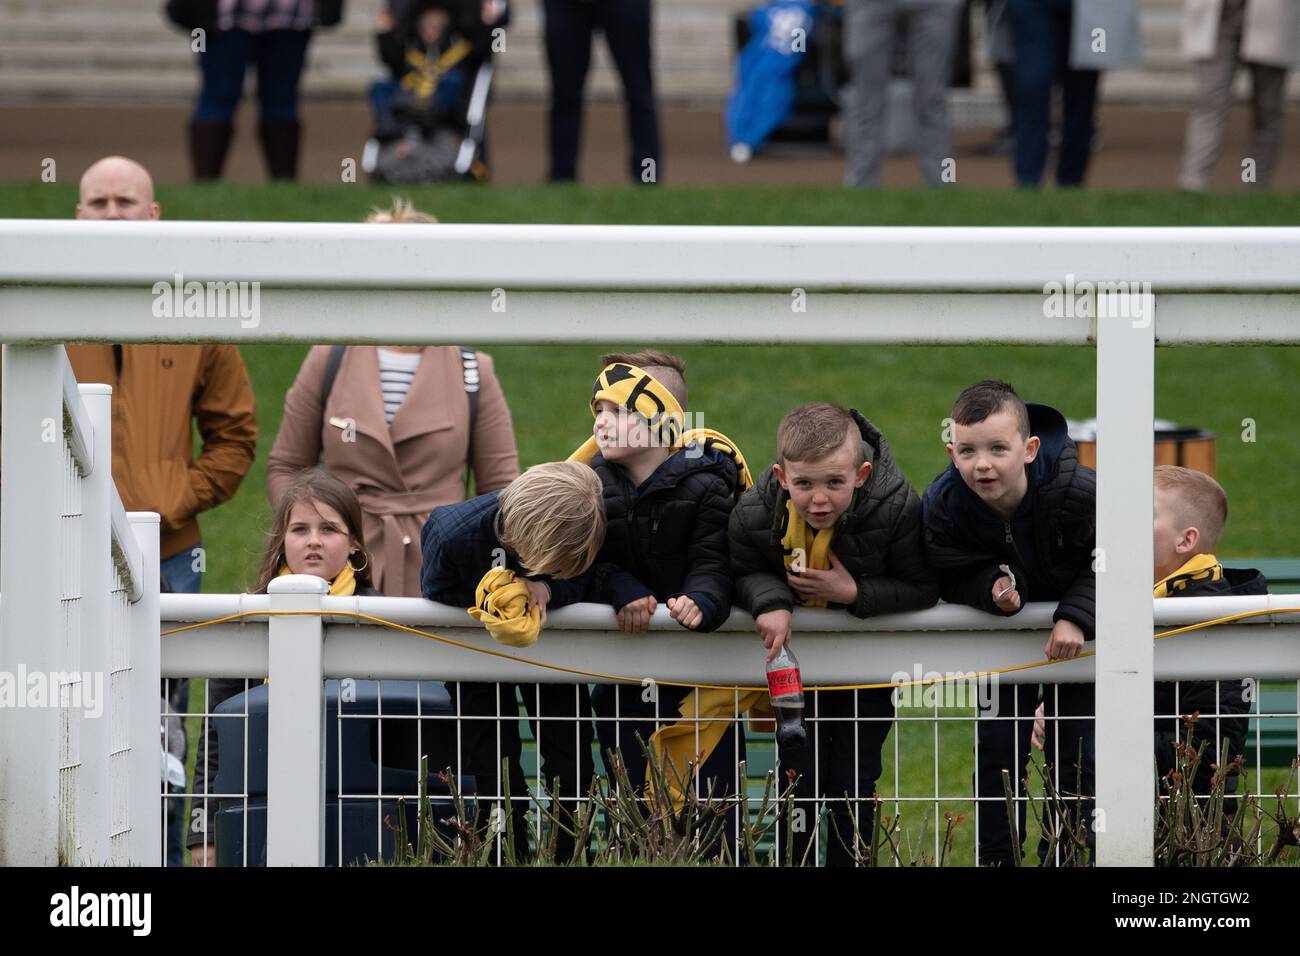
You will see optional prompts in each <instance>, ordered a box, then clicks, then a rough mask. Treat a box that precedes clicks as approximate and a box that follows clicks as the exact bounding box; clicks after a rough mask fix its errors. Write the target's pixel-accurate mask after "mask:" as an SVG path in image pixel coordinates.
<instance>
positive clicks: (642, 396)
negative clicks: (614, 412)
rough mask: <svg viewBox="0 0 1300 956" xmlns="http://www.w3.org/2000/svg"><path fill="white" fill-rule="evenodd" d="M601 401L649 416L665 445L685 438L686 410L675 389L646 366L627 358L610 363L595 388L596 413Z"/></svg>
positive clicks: (647, 418)
mask: <svg viewBox="0 0 1300 956" xmlns="http://www.w3.org/2000/svg"><path fill="white" fill-rule="evenodd" d="M600 401H606V402H612V403H613V404H614V405H616V406H618V407H619V408H623V409H627V411H628V412H630V413H632V414H634V415H639V416H640V417H641V418H643V419H645V421H646V423H647V424H648V425H649V426H650V429H651V431H654V432H657V433H658V438H659V443H660V444H661V445H662V446H663V447H664V448H675V447H676V446H677V443H678V441H679V440H680V439H681V435H682V428H683V427H684V422H685V419H686V413H685V412H684V411H683V410H682V406H681V405H680V404H679V403H678V401H677V399H675V398H674V397H673V393H672V392H670V391H668V389H667V388H665V387H664V385H663V383H662V382H660V381H659V380H658V379H656V378H655V377H654V376H653V375H651V374H650V373H649V372H647V371H646V370H645V369H643V368H637V367H636V366H635V365H628V364H626V363H624V362H614V363H613V364H611V365H606V366H605V368H604V370H603V371H602V372H601V373H600V375H599V376H598V377H597V378H596V385H595V387H594V388H593V389H592V390H591V413H592V414H593V415H595V414H596V403H597V402H600Z"/></svg>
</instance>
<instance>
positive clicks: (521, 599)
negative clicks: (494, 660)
mask: <svg viewBox="0 0 1300 956" xmlns="http://www.w3.org/2000/svg"><path fill="white" fill-rule="evenodd" d="M474 600H475V602H477V606H476V607H471V608H467V610H468V611H469V616H470V617H472V618H474V620H476V621H481V622H482V624H483V626H484V627H486V628H487V632H488V633H489V634H491V635H492V639H493V640H494V641H496V642H497V643H498V644H505V645H506V646H507V647H528V646H529V645H530V644H534V643H536V641H537V636H538V635H539V634H541V632H542V612H541V610H540V609H539V608H537V607H536V605H534V606H533V607H531V608H530V607H529V606H528V585H527V584H525V583H524V582H523V580H515V572H513V571H508V570H506V569H505V568H493V569H492V570H491V571H489V572H488V573H487V574H485V575H483V577H482V578H481V579H480V580H479V582H478V588H477V589H476V590H475V592H474Z"/></svg>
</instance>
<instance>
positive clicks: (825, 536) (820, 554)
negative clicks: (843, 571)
mask: <svg viewBox="0 0 1300 956" xmlns="http://www.w3.org/2000/svg"><path fill="white" fill-rule="evenodd" d="M785 514H786V524H785V535H784V536H783V537H782V538H781V550H782V551H784V552H785V558H784V561H785V566H786V568H787V569H788V568H790V567H792V566H793V565H794V563H795V558H796V556H799V555H802V560H801V561H800V562H799V563H800V564H802V565H803V567H805V568H807V569H809V570H811V571H829V570H830V569H831V557H830V555H831V536H832V535H833V534H834V533H835V529H834V528H821V529H817V528H814V527H812V526H811V525H809V524H808V522H806V521H804V520H803V516H801V515H800V514H799V512H797V511H795V508H794V502H793V501H791V500H790V499H788V498H787V499H786V502H785ZM803 605H804V606H805V607H826V602H825V601H815V600H813V601H804V602H803Z"/></svg>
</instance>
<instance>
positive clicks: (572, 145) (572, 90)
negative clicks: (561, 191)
mask: <svg viewBox="0 0 1300 956" xmlns="http://www.w3.org/2000/svg"><path fill="white" fill-rule="evenodd" d="M544 7H545V10H546V62H547V66H548V67H549V69H550V73H551V117H550V140H551V169H550V176H549V178H550V179H551V181H552V182H556V181H567V180H573V179H576V178H577V165H578V144H579V141H580V140H581V138H582V136H581V134H582V99H583V87H584V86H585V85H586V82H587V70H588V68H589V67H590V66H591V41H592V36H593V34H594V33H595V31H596V30H597V29H599V30H602V31H603V32H604V34H605V42H606V43H608V44H609V52H610V55H611V56H612V57H613V59H614V66H615V67H616V68H617V69H618V75H619V79H621V80H622V82H623V98H624V101H625V103H626V106H627V126H628V136H629V138H630V139H631V144H632V151H631V155H630V156H629V157H628V175H629V177H630V178H631V179H632V181H633V182H638V183H640V182H647V181H649V182H658V181H660V180H661V179H662V178H663V168H662V165H661V163H660V156H659V120H658V116H657V115H656V112H655V98H654V80H653V75H652V72H651V57H650V0H544ZM646 160H652V161H653V162H652V163H646V162H645V161H646ZM647 170H649V171H652V172H647ZM643 174H645V175H643ZM647 175H649V176H651V178H650V179H649V180H647V178H646V176H647Z"/></svg>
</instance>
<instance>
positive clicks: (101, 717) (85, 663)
mask: <svg viewBox="0 0 1300 956" xmlns="http://www.w3.org/2000/svg"><path fill="white" fill-rule="evenodd" d="M78 392H79V393H80V395H81V401H82V404H83V406H84V407H85V409H86V415H87V416H88V417H89V420H90V426H91V435H90V438H91V442H92V450H91V454H92V462H93V467H92V468H91V471H90V473H89V474H88V475H86V480H85V481H83V482H82V486H81V508H82V514H83V515H84V517H83V518H82V522H81V534H82V537H81V614H82V618H83V620H84V621H85V622H86V625H87V628H86V632H85V635H84V639H83V641H82V644H81V662H80V665H79V666H78V667H77V670H79V671H81V677H80V679H81V681H82V682H83V686H82V694H83V697H82V700H83V701H85V700H87V698H86V697H85V696H84V695H85V694H86V693H87V692H88V691H89V692H94V693H95V694H96V698H97V700H98V703H97V705H96V709H97V710H98V714H96V715H94V716H92V712H91V711H88V710H86V709H84V708H83V709H82V711H81V714H80V718H81V756H82V765H81V774H80V780H79V784H80V786H79V790H80V792H79V793H78V807H77V812H78V815H79V820H78V829H79V831H80V833H81V847H80V851H79V853H78V854H77V862H78V863H85V864H88V865H91V866H103V865H104V864H105V863H108V862H109V861H110V857H111V852H110V847H109V834H110V833H111V831H112V824H111V820H110V817H111V813H112V800H111V797H110V790H111V786H110V783H109V754H110V751H111V740H110V738H111V733H110V730H111V727H112V721H113V715H112V713H111V706H112V705H111V704H109V705H108V706H105V703H106V702H105V701H104V700H103V698H102V693H103V692H104V691H105V690H107V687H108V676H107V675H108V673H109V671H110V669H111V658H112V646H111V643H112V627H111V624H110V621H111V620H112V614H113V609H112V607H111V598H110V592H111V591H112V588H113V585H114V579H115V577H116V575H115V574H114V571H113V556H112V547H111V544H110V541H111V538H112V520H113V518H112V515H113V510H112V499H113V493H114V485H113V437H112V428H113V389H112V388H111V387H110V386H108V385H79V386H78Z"/></svg>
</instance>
